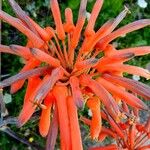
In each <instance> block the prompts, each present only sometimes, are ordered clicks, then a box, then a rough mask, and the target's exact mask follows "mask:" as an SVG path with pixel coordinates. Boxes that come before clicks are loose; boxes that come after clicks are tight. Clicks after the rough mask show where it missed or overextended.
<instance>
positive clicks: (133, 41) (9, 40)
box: [0, 0, 150, 150]
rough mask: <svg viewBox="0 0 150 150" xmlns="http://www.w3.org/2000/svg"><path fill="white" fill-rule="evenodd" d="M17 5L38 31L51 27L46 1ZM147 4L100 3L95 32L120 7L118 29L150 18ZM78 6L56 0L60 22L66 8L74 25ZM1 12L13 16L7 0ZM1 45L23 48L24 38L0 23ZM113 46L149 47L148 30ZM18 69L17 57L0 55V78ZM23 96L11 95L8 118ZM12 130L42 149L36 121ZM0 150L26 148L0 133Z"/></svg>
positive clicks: (131, 0) (72, 0)
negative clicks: (122, 15)
mask: <svg viewBox="0 0 150 150" xmlns="http://www.w3.org/2000/svg"><path fill="white" fill-rule="evenodd" d="M17 2H18V3H19V4H20V6H21V7H22V8H23V9H24V10H25V11H26V13H27V14H28V15H30V16H31V18H33V19H34V20H36V22H38V23H39V24H40V25H41V26H42V27H45V26H47V25H50V26H52V27H54V26H55V25H54V22H53V17H52V14H51V11H50V8H49V0H42V1H41V0H17ZM94 2H95V0H89V2H88V6H87V11H88V12H91V10H92V7H93V4H94ZM147 2H148V7H147V8H145V9H142V8H140V7H139V6H138V5H137V3H136V0H104V5H103V7H102V10H101V13H100V15H99V17H98V19H97V22H96V25H95V30H97V29H98V28H100V26H101V25H102V24H103V23H104V22H106V21H107V20H108V19H111V18H114V17H116V16H117V15H118V14H119V12H121V11H122V10H123V8H124V5H126V6H127V7H129V9H130V11H131V14H129V15H127V17H126V18H125V19H124V20H123V21H122V23H121V24H120V25H119V26H123V25H125V24H127V23H129V22H132V21H134V20H137V19H141V18H150V1H148V0H147ZM79 3H80V0H59V4H60V8H61V11H62V12H61V14H62V18H63V20H64V10H65V8H66V7H70V8H72V9H73V15H74V22H76V20H77V16H78V9H79ZM2 9H3V10H4V11H5V12H7V13H9V14H11V15H14V13H13V11H12V9H11V8H10V5H9V4H8V1H7V0H3V5H2ZM2 44H5V45H10V44H18V45H25V44H26V38H25V36H24V35H22V34H21V33H20V32H19V31H17V30H16V29H15V28H13V27H11V26H10V25H8V24H6V23H3V26H2ZM115 44H117V47H118V48H126V47H135V46H142V45H150V28H149V27H146V28H144V29H141V30H138V31H135V32H133V33H129V34H128V35H127V36H125V37H121V38H118V39H117V40H115ZM149 60H150V55H147V56H144V57H137V58H134V59H132V60H131V61H129V63H130V64H133V65H136V66H142V67H145V66H146V64H147V63H148V62H149ZM22 66H23V64H22V63H21V60H20V59H19V57H16V56H13V55H7V54H2V74H10V75H14V74H16V73H17V72H18V71H19V70H20V69H21V68H22ZM129 77H130V76H129ZM142 81H144V82H146V81H145V80H144V79H142ZM147 84H149V83H147ZM7 92H9V89H7ZM24 93H25V89H23V90H20V91H19V92H18V93H17V94H14V95H13V96H12V97H13V101H12V103H9V104H7V108H8V111H9V113H10V115H11V116H17V115H18V114H19V111H20V110H21V107H22V103H23V96H24ZM80 113H82V114H85V115H87V109H85V111H82V112H80ZM12 129H13V130H14V131H15V132H16V133H18V134H19V135H20V136H22V137H25V138H26V139H29V138H30V137H33V139H34V141H36V142H37V143H39V144H40V145H41V146H44V143H45V142H44V139H43V138H42V137H40V135H39V133H38V125H37V120H36V121H34V122H29V123H27V124H26V125H25V126H24V127H22V128H21V129H18V128H16V127H14V126H12ZM27 130H29V135H28V136H25V132H26V131H27ZM82 130H84V131H85V132H86V131H87V130H88V128H87V127H86V126H83V125H82ZM83 135H84V136H85V137H86V134H85V133H83ZM84 140H85V142H84V146H85V149H87V146H88V145H89V144H87V141H88V142H89V140H87V138H84ZM94 144H95V143H94ZM0 149H1V150H27V149H28V148H27V147H26V146H25V145H23V144H22V143H19V142H18V141H16V140H14V139H13V138H11V137H9V136H8V135H6V134H4V133H2V132H0Z"/></svg>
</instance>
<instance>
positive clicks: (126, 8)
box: [124, 5, 131, 14]
mask: <svg viewBox="0 0 150 150" xmlns="http://www.w3.org/2000/svg"><path fill="white" fill-rule="evenodd" d="M124 9H125V11H126V12H127V13H128V14H131V11H130V10H129V8H128V7H127V6H126V5H124Z"/></svg>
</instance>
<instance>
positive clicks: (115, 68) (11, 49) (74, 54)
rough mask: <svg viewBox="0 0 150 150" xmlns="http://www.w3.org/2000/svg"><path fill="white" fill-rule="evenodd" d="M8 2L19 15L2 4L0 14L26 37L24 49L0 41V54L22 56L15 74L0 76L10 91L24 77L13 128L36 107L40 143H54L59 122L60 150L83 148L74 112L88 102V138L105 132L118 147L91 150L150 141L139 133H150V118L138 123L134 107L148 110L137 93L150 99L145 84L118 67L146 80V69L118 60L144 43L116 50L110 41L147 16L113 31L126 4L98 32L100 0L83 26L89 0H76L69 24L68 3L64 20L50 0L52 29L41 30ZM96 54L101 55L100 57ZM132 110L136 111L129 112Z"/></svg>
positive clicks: (149, 49) (149, 75) (140, 147)
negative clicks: (43, 140)
mask: <svg viewBox="0 0 150 150" xmlns="http://www.w3.org/2000/svg"><path fill="white" fill-rule="evenodd" d="M9 3H10V5H11V7H12V8H13V10H14V12H15V14H16V16H17V18H15V17H12V16H10V15H9V14H7V13H5V12H4V11H2V10H0V19H1V20H3V21H5V22H7V23H9V24H11V25H12V26H14V27H15V28H17V29H18V30H19V31H21V32H22V33H23V34H25V35H26V37H27V41H28V42H27V44H26V46H25V47H23V46H19V45H15V44H14V45H10V46H6V45H0V52H2V53H10V54H14V55H17V56H20V57H22V58H23V59H25V60H26V61H25V62H26V64H25V65H24V67H23V68H22V69H21V70H20V72H19V73H18V74H17V75H14V76H13V77H10V78H8V79H5V80H3V81H2V82H0V88H1V89H2V88H4V87H7V86H11V93H15V92H17V91H18V90H19V89H21V88H22V86H23V85H24V82H25V80H27V83H28V85H27V90H26V94H25V98H24V104H23V108H22V110H21V112H20V115H19V117H18V126H20V127H21V126H23V125H24V124H25V123H26V122H27V121H28V120H29V119H30V118H31V116H32V114H33V113H34V112H35V110H36V108H37V107H40V108H41V117H40V123H39V132H40V134H41V135H42V136H44V137H46V136H47V137H48V138H47V144H46V148H47V149H49V148H51V149H52V150H53V149H54V145H55V142H56V138H57V134H58V128H59V131H60V140H61V142H60V143H61V149H62V150H76V149H78V150H82V149H83V146H82V140H81V133H80V127H79V123H78V114H77V110H78V109H80V108H83V106H84V104H86V102H87V106H88V108H89V109H91V111H92V119H91V120H88V119H86V118H84V117H82V119H81V120H82V121H83V122H85V123H86V124H88V125H89V126H90V135H91V138H92V139H99V140H101V141H102V140H103V139H105V137H106V136H107V135H108V136H111V137H113V138H115V139H118V141H117V143H116V145H114V144H112V145H110V146H106V147H101V148H93V150H94V149H95V150H96V149H99V150H100V149H111V150H112V149H114V150H116V149H118V148H120V147H121V146H122V147H121V148H122V149H123V148H124V149H125V148H129V149H131V150H132V149H134V148H135V149H137V150H144V149H145V148H147V147H149V145H144V144H143V143H144V141H143V139H146V140H147V139H149V138H150V121H148V122H147V123H146V124H145V126H144V127H142V125H141V124H140V123H139V122H138V121H135V120H136V118H138V115H137V114H138V110H140V109H144V110H148V107H147V106H146V105H145V103H144V102H143V101H142V100H141V99H140V98H139V96H140V97H142V98H144V99H145V100H150V95H149V93H150V87H148V86H146V85H144V84H143V83H140V82H138V81H133V80H131V79H127V78H125V77H123V73H124V72H127V73H129V74H135V75H139V76H142V77H144V78H146V79H150V72H149V71H147V70H146V69H143V68H140V67H137V66H130V65H127V64H124V62H126V61H128V60H130V59H132V58H133V57H134V56H142V55H145V54H149V53H150V46H142V47H134V48H127V49H122V50H116V49H115V48H114V47H113V45H112V44H111V41H112V40H114V39H116V38H117V37H120V36H121V35H124V34H126V33H129V32H132V31H134V30H137V29H140V28H143V27H146V26H149V25H150V19H142V20H138V21H135V22H133V23H130V24H128V25H125V26H123V27H121V28H119V29H117V30H115V28H116V27H117V25H118V24H119V23H120V22H121V21H122V20H123V18H124V17H125V16H126V15H127V13H128V12H129V10H128V9H127V8H125V9H124V10H123V11H122V12H121V13H120V14H119V15H118V16H117V17H116V18H115V19H112V20H109V21H107V22H106V23H105V24H104V25H103V26H102V27H101V28H100V29H99V30H98V31H97V32H96V31H94V25H95V22H96V19H97V17H98V14H99V12H100V10H101V7H102V4H103V0H97V1H96V2H95V5H94V7H93V10H92V12H91V16H90V18H89V21H88V24H87V27H84V25H85V21H86V16H85V12H86V5H87V0H81V4H80V9H79V14H78V19H77V22H76V23H75V24H74V22H73V13H72V10H71V9H70V8H66V10H65V21H64V22H63V21H62V19H61V13H60V9H59V5H58V2H57V0H50V7H51V10H52V15H53V17H54V22H55V29H53V28H52V27H50V26H48V27H45V28H44V29H43V28H41V27H40V26H39V25H38V24H36V23H35V22H34V21H33V20H32V19H31V18H30V17H29V16H27V15H26V13H25V12H24V11H23V10H22V9H21V8H20V6H19V5H18V4H17V3H16V2H15V1H14V0H9ZM114 30H115V31H114ZM82 33H83V35H82ZM80 37H82V39H83V40H82V41H80V39H81V38H80ZM101 52H103V54H104V55H103V56H102V57H101V58H99V54H100V53H101ZM43 62H44V63H43ZM43 64H44V66H43ZM128 91H130V92H128ZM128 106H129V107H130V109H129V108H128ZM130 111H132V114H134V113H135V114H134V115H130ZM133 112H134V113H133ZM131 116H134V117H133V118H134V119H135V120H132V119H131ZM51 119H52V120H51ZM102 119H104V120H106V121H108V122H109V124H110V126H111V127H112V128H105V127H103V126H102ZM55 127H56V128H55ZM138 132H140V134H138ZM143 134H144V135H145V136H144V137H143ZM126 137H128V138H126ZM121 140H123V141H121Z"/></svg>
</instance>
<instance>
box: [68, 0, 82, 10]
mask: <svg viewBox="0 0 150 150" xmlns="http://www.w3.org/2000/svg"><path fill="white" fill-rule="evenodd" d="M79 4H80V0H68V6H69V7H70V8H71V9H77V8H78V6H79Z"/></svg>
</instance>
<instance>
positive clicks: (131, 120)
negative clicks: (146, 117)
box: [129, 116, 136, 125]
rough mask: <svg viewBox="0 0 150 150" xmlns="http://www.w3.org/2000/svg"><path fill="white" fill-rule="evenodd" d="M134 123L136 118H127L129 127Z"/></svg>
mask: <svg viewBox="0 0 150 150" xmlns="http://www.w3.org/2000/svg"><path fill="white" fill-rule="evenodd" d="M135 122H136V116H131V117H130V118H129V124H130V125H133V124H134V123H135Z"/></svg>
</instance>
